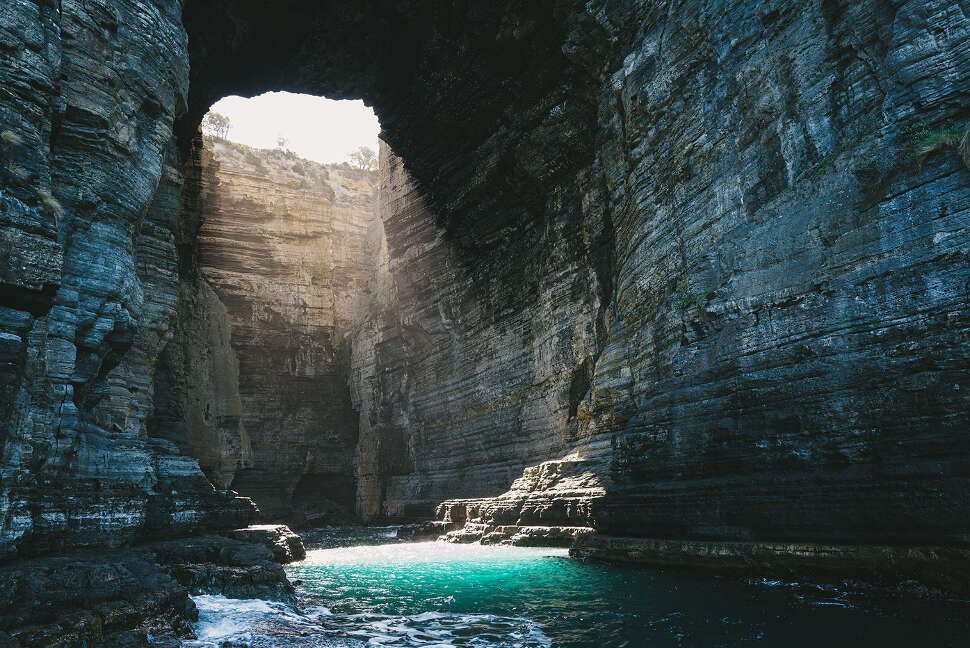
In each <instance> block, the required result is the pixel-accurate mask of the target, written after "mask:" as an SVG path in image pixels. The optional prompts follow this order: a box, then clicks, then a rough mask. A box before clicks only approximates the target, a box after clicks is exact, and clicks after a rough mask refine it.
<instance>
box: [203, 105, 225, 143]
mask: <svg viewBox="0 0 970 648" xmlns="http://www.w3.org/2000/svg"><path fill="white" fill-rule="evenodd" d="M230 128H232V122H231V121H230V119H229V118H228V117H226V116H225V115H223V114H220V113H217V112H212V111H209V112H207V113H206V115H205V117H203V118H202V132H204V133H205V134H206V135H214V136H215V137H218V138H220V139H226V138H227V137H228V136H229V129H230Z"/></svg>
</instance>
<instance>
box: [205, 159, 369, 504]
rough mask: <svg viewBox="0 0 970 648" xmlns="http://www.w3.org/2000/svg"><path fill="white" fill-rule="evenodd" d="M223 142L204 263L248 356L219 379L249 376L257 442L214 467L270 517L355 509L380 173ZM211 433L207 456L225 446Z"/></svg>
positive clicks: (247, 392) (232, 339)
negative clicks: (357, 345) (357, 403)
mask: <svg viewBox="0 0 970 648" xmlns="http://www.w3.org/2000/svg"><path fill="white" fill-rule="evenodd" d="M211 146H212V151H211V153H207V154H205V155H203V156H201V157H200V158H199V159H200V163H201V165H202V167H203V168H202V169H201V177H202V178H203V185H204V186H202V187H200V190H201V195H202V197H203V203H202V206H201V212H202V219H201V220H202V224H201V229H200V230H199V233H198V259H199V269H200V271H201V273H202V276H203V277H204V278H205V281H206V282H207V283H208V285H209V286H211V287H212V290H213V291H214V293H215V295H216V296H217V298H218V301H219V302H220V304H221V305H222V307H224V310H225V313H226V322H227V326H228V337H229V347H231V351H232V356H233V358H234V362H235V363H236V365H235V367H234V372H233V373H231V374H228V375H227V374H226V373H221V372H219V371H218V370H213V371H211V372H210V374H209V378H210V381H209V382H210V384H215V385H218V384H219V381H226V382H228V383H231V382H232V381H233V380H235V381H237V385H238V386H237V387H235V390H234V392H233V393H236V394H238V396H237V397H238V406H237V409H235V411H233V412H231V413H232V414H233V415H234V416H233V417H231V418H230V420H231V422H233V423H234V424H238V425H239V427H240V434H241V435H245V438H246V439H247V440H248V444H249V447H248V450H249V451H251V455H249V456H248V457H246V458H245V460H241V461H240V462H239V463H238V466H236V467H233V468H232V469H227V468H226V467H225V466H221V465H220V468H219V470H218V472H217V473H210V476H211V477H215V476H216V474H217V475H218V478H219V479H221V481H222V482H223V483H225V484H226V485H229V484H231V487H232V489H233V490H236V491H239V492H240V493H242V494H243V495H246V496H250V497H252V498H253V499H254V500H255V501H256V503H257V505H258V506H259V508H260V510H261V512H262V515H263V517H264V518H265V519H270V520H279V519H292V520H295V521H297V522H303V521H306V520H310V521H316V522H318V523H322V522H329V523H333V522H334V521H339V520H347V519H350V518H353V517H354V497H355V492H356V487H355V479H356V475H355V471H354V451H355V448H356V445H357V412H356V411H354V410H353V409H352V404H351V399H350V393H349V390H348V381H347V378H348V370H349V362H350V341H349V338H348V339H344V338H345V336H347V335H349V332H350V330H351V328H352V326H353V324H354V323H355V322H356V321H358V320H359V319H360V313H363V312H365V311H366V309H367V305H368V302H369V294H370V293H369V282H370V280H371V276H372V273H373V261H372V258H373V253H372V250H371V246H370V244H369V242H368V238H367V234H368V231H369V230H370V229H371V228H372V227H373V226H374V224H375V220H376V218H377V215H376V181H377V178H376V174H374V173H373V172H369V171H361V170H355V169H352V168H350V167H348V166H345V165H322V164H317V163H314V162H310V161H307V160H302V159H300V158H298V157H296V156H295V155H293V154H286V153H283V152H281V151H261V150H256V149H251V148H247V147H244V146H239V145H235V144H231V143H228V142H221V141H214V142H213V143H212V144H211ZM187 337H188V339H189V342H192V340H193V339H194V338H193V336H187ZM189 393H190V395H191V394H193V392H192V390H189ZM217 402H218V401H217ZM204 416H205V413H204ZM208 417H209V419H213V420H216V421H218V420H219V417H218V416H217V413H208ZM208 436H209V438H208V439H207V440H205V441H203V442H200V443H199V444H194V443H193V444H192V453H193V454H194V455H195V456H200V454H199V452H200V451H201V452H219V451H222V449H223V448H225V447H226V446H225V444H224V443H223V442H222V441H221V438H220V437H219V436H218V435H215V436H213V435H211V434H210V435H208ZM205 465H206V464H205V463H203V466H205Z"/></svg>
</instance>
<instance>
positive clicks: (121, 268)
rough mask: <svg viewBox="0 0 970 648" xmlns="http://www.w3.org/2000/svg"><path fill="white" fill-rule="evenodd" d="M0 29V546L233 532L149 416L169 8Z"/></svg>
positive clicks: (169, 145) (176, 81)
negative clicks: (1, 363)
mask: <svg viewBox="0 0 970 648" xmlns="http://www.w3.org/2000/svg"><path fill="white" fill-rule="evenodd" d="M0 36H2V38H0V41H2V42H3V46H2V49H0V51H2V56H3V62H4V64H3V66H2V68H0V87H2V90H0V131H2V132H0V138H2V142H3V144H2V147H3V150H2V157H3V160H2V165H3V171H2V173H3V184H2V187H0V202H2V212H0V223H2V227H3V232H4V234H3V236H4V239H3V261H2V263H3V267H4V269H3V273H4V274H3V277H2V279H0V283H2V284H3V292H2V300H3V301H2V304H0V313H2V315H0V322H2V324H0V326H2V331H0V333H2V340H3V354H4V360H5V363H6V364H5V370H4V374H3V375H4V380H3V382H4V384H3V403H2V406H0V407H2V409H3V412H4V414H5V416H4V419H3V433H2V439H3V449H2V454H0V482H2V493H0V556H2V557H3V558H8V559H9V558H11V557H13V556H29V555H38V554H43V553H49V552H53V551H66V550H72V549H77V548H83V547H90V548H97V547H118V546H121V545H124V544H127V543H130V542H132V541H133V540H135V539H137V538H145V537H152V536H158V535H172V534H185V533H192V532H198V531H200V530H204V529H207V528H216V527H219V526H230V527H231V526H244V525H245V524H246V522H247V521H248V520H249V519H250V517H251V515H252V508H251V504H250V503H249V501H248V500H241V499H236V498H234V497H233V495H232V494H230V493H225V492H223V493H220V492H217V491H215V490H213V488H212V486H211V485H210V484H209V482H208V481H207V480H206V478H205V476H204V475H203V474H202V472H201V471H200V470H199V467H198V463H197V462H196V460H195V459H193V458H192V457H190V456H187V455H183V454H181V453H180V452H179V449H178V447H177V446H176V445H175V444H173V443H171V442H170V441H169V440H167V439H164V438H156V437H152V436H151V435H150V434H149V433H148V430H147V425H146V420H147V418H148V417H149V414H150V412H151V410H152V406H153V404H152V387H153V385H152V375H153V373H154V365H155V363H156V361H157V357H158V354H159V352H160V351H161V349H162V347H163V346H164V344H165V342H166V341H167V338H168V336H169V335H170V322H171V320H172V318H173V317H174V315H175V307H176V301H177V298H176V294H177V290H178V281H177V265H178V263H177V253H176V248H175V244H174V234H173V231H174V230H175V229H177V224H176V221H177V218H178V214H179V205H178V201H179V193H180V189H181V183H182V178H181V175H180V173H179V171H178V167H179V162H178V161H177V160H178V158H177V155H176V152H175V149H174V139H173V137H172V130H173V125H174V120H175V117H176V115H177V114H179V113H181V112H182V111H184V109H185V105H186V97H187V94H188V86H187V83H188V61H187V37H186V33H185V30H184V28H183V26H182V22H181V16H180V11H179V7H178V6H177V5H175V4H173V3H144V2H139V1H121V2H111V3H100V4H96V5H84V4H81V3H76V2H65V3H59V4H57V5H53V4H50V3H39V4H38V3H27V4H25V3H14V4H10V3H7V4H4V6H3V7H2V8H0Z"/></svg>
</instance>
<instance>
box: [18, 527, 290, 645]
mask: <svg viewBox="0 0 970 648" xmlns="http://www.w3.org/2000/svg"><path fill="white" fill-rule="evenodd" d="M267 531H268V530H267V529H262V528H250V529H240V530H238V531H237V532H236V533H237V534H239V536H240V537H245V538H247V539H249V540H250V541H243V540H239V539H233V538H226V537H220V536H196V537H190V538H179V539H174V540H168V541H160V542H153V543H149V544H144V545H138V546H136V547H134V548H131V549H125V550H121V551H117V552H113V553H110V554H108V553H103V552H98V551H88V552H81V553H75V554H70V555H66V556H58V557H49V558H37V559H33V560H26V561H21V562H19V563H15V564H14V565H12V566H7V567H0V576H2V582H3V583H4V586H3V588H2V590H0V610H2V612H0V638H3V637H7V640H8V641H11V642H13V643H10V644H9V645H11V646H23V647H25V648H26V647H27V646H50V645H99V646H126V645H127V646H147V645H167V643H166V642H168V643H172V642H173V641H175V639H177V638H179V637H191V636H193V635H192V628H191V626H190V622H191V621H194V620H195V619H196V617H197V612H196V609H195V605H194V604H193V603H192V600H191V599H190V598H189V594H220V595H223V596H226V597H230V598H263V599H269V600H281V601H292V600H293V596H294V595H293V588H292V586H291V585H290V584H289V582H288V581H287V580H286V575H285V574H284V572H283V568H282V567H281V565H280V562H282V561H281V560H280V558H281V557H282V554H281V552H280V551H278V550H276V549H275V548H271V547H272V546H273V545H272V544H271V543H270V542H268V540H269V538H270V535H269V534H267ZM272 531H273V533H272V539H273V540H278V539H282V538H286V539H287V545H288V549H289V550H290V554H288V556H287V559H292V558H293V556H294V555H295V554H298V553H299V552H301V551H302V549H303V545H302V543H301V542H300V541H299V536H295V535H294V534H292V532H290V531H289V529H287V528H286V527H276V528H274V529H273V530H272ZM294 538H295V539H294ZM252 540H256V542H253V541H252ZM175 645H177V643H176V644H175Z"/></svg>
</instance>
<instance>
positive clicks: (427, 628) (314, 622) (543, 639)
mask: <svg viewBox="0 0 970 648" xmlns="http://www.w3.org/2000/svg"><path fill="white" fill-rule="evenodd" d="M192 600H193V601H195V604H196V607H198V609H199V620H198V621H197V622H196V623H195V624H194V630H195V634H196V636H197V639H194V640H190V641H183V642H182V646H183V647H184V648H221V647H222V646H225V645H231V646H233V647H234V648H235V647H239V646H248V647H249V648H269V647H270V646H305V647H307V648H316V647H319V648H324V647H327V648H344V647H346V648H357V647H360V646H371V647H373V646H386V647H387V648H392V647H393V648H463V647H468V648H549V647H550V646H552V642H551V640H550V639H549V637H547V636H546V635H545V633H543V631H542V628H541V627H540V625H539V624H538V623H536V622H534V621H532V620H530V619H525V618H520V617H505V616H498V615H494V614H466V613H456V612H423V613H420V614H411V615H385V614H369V613H365V614H333V613H331V611H330V610H329V609H327V608H325V607H315V608H307V609H305V610H300V609H298V608H296V607H294V606H292V605H288V604H285V603H276V602H272V601H262V600H256V599H230V598H226V597H224V596H219V595H199V596H193V597H192Z"/></svg>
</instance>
